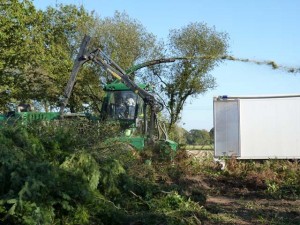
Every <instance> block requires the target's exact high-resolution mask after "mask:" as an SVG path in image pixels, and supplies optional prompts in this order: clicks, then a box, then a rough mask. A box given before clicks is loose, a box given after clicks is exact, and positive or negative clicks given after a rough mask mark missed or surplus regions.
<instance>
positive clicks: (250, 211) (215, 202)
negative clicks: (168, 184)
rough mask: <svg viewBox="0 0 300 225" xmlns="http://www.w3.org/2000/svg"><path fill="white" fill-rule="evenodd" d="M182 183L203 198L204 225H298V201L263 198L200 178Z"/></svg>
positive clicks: (187, 179)
mask: <svg viewBox="0 0 300 225" xmlns="http://www.w3.org/2000/svg"><path fill="white" fill-rule="evenodd" d="M185 182H186V183H189V185H191V188H193V189H199V190H201V191H202V192H204V193H205V194H206V203H205V205H204V207H205V209H206V210H207V212H208V218H209V220H207V221H204V224H207V225H210V224H241V225H248V224H266V225H267V224H275V225H288V224H299V225H300V200H287V199H272V198H267V197H266V195H262V194H261V193H260V192H256V191H255V190H251V191H249V190H248V189H246V188H242V187H240V188H237V187H233V186H235V185H233V186H231V183H230V182H228V183H226V182H225V183H224V182H223V181H219V180H218V179H211V178H210V179H208V178H207V177H205V176H204V175H201V176H193V177H186V178H185ZM236 182H237V183H238V182H239V181H236Z"/></svg>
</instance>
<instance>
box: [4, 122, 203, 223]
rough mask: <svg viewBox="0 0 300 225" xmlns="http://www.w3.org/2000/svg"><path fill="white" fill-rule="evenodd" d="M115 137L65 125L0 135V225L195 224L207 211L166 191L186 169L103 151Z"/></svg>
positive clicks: (178, 190) (97, 128)
mask: <svg viewBox="0 0 300 225" xmlns="http://www.w3.org/2000/svg"><path fill="white" fill-rule="evenodd" d="M79 128H81V129H79ZM115 130H117V129H114V126H113V125H112V124H110V125H109V126H107V125H105V124H97V123H94V124H91V123H89V122H88V121H67V120H66V121H60V122H53V123H49V124H44V123H37V124H32V125H30V126H27V127H24V126H21V125H20V126H2V127H0V221H1V223H3V224H124V223H125V224H127V223H128V224H129V223H135V222H138V221H141V222H142V224H157V223H167V224H186V223H188V224H198V222H199V221H200V219H201V218H203V213H205V210H204V209H203V208H202V207H201V205H200V204H199V203H197V202H194V201H192V200H191V199H189V197H191V196H190V195H189V196H187V195H186V194H184V193H185V192H184V190H183V188H184V187H181V186H178V185H171V183H172V182H173V181H175V180H178V179H180V177H182V176H184V173H185V171H186V170H185V169H184V168H185V167H186V166H185V165H186V164H184V163H181V160H179V158H174V160H173V162H171V161H170V159H168V160H167V161H165V160H163V159H162V158H161V157H159V156H158V154H159V153H158V152H152V153H151V154H150V153H149V152H148V153H144V154H139V153H138V152H136V151H134V150H132V149H130V150H128V149H127V150H125V149H124V148H122V146H120V145H117V144H116V145H114V146H113V145H111V143H109V144H107V141H106V140H107V139H108V138H109V137H114V136H115V135H116V131H115ZM104 134H105V135H104ZM149 151H150V150H149ZM149 157H150V159H151V164H149V163H145V160H146V159H149ZM176 157H177V156H176ZM198 194H199V193H198Z"/></svg>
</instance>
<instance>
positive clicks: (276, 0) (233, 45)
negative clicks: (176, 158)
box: [34, 0, 300, 130]
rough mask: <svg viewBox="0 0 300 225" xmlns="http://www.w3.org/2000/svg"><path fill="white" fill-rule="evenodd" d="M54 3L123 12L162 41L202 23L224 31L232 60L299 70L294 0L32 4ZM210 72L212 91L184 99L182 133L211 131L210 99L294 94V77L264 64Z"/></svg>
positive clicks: (297, 87)
mask: <svg viewBox="0 0 300 225" xmlns="http://www.w3.org/2000/svg"><path fill="white" fill-rule="evenodd" d="M56 3H62V4H75V5H78V6H79V5H83V6H84V7H85V8H86V9H87V10H89V11H91V10H94V11H95V12H96V13H97V14H98V15H99V16H101V17H111V16H113V14H114V12H115V11H116V10H118V11H120V12H123V11H125V12H126V13H127V14H128V15H129V16H130V17H131V18H133V19H136V20H138V21H139V22H141V23H142V24H143V26H144V27H145V28H146V29H147V31H148V32H151V33H153V34H154V35H156V36H157V38H159V39H166V37H167V36H168V33H169V30H170V29H175V28H181V27H183V26H186V25H187V24H189V23H191V22H204V23H206V24H207V25H208V26H210V27H212V26H214V27H215V28H216V30H217V31H222V32H227V33H228V35H229V37H230V40H229V44H230V47H229V53H230V54H231V55H233V56H236V57H241V58H250V59H255V60H274V61H275V62H276V63H278V64H280V65H284V66H290V67H296V68H299V67H300V44H299V40H300V26H299V21H300V13H299V12H300V1H298V0H288V1H282V0H252V1H240V0H228V1H225V0H215V1H211V0H185V1H174V0H151V1H142V0H127V1H125V0H110V1H108V0H85V1H84V0H34V4H35V6H36V7H38V8H41V9H44V8H45V7H46V6H47V5H50V6H55V4H56ZM211 74H212V75H213V76H214V77H215V78H216V79H217V85H218V86H217V88H216V89H214V90H212V91H209V92H207V93H206V94H204V95H200V96H199V97H198V98H197V99H190V100H189V101H188V102H187V104H186V106H185V109H184V111H183V115H182V121H181V122H180V124H181V125H182V126H183V127H184V128H186V129H187V130H190V129H207V130H209V129H211V128H212V127H213V96H218V95H234V96H239V95H276V94H297V93H300V74H299V73H298V74H290V73H287V72H284V71H280V70H276V71H275V70H272V69H271V68H270V67H267V66H258V65H254V64H246V63H240V62H229V61H228V62H224V63H222V64H220V65H219V66H218V67H217V68H215V69H214V70H213V71H212V72H211Z"/></svg>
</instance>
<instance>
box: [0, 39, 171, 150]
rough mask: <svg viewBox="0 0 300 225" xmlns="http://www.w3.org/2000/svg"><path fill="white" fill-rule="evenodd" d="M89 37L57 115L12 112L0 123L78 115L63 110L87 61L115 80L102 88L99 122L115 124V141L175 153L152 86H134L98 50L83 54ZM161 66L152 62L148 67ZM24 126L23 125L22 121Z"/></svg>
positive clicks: (88, 41)
mask: <svg viewBox="0 0 300 225" xmlns="http://www.w3.org/2000/svg"><path fill="white" fill-rule="evenodd" d="M90 39H91V38H90V37H89V36H85V37H84V39H83V41H82V43H81V46H80V50H79V53H78V55H77V58H76V59H75V62H74V65H73V69H72V72H71V75H70V79H69V81H68V83H67V86H66V88H65V91H64V95H63V97H62V98H61V107H60V111H59V112H55V113H43V112H29V111H30V110H24V111H26V112H21V111H19V112H15V113H13V116H12V115H5V116H4V115H1V116H0V120H6V119H7V117H10V118H18V119H20V118H21V120H20V121H25V122H26V123H28V122H30V121H36V120H55V119H63V118H65V117H75V118H76V116H78V115H79V114H73V115H72V114H70V113H65V108H66V106H67V104H68V100H69V98H70V96H71V93H72V90H73V87H74V84H75V81H76V77H77V74H78V72H79V70H80V68H81V66H82V65H83V64H84V63H86V62H90V61H91V62H93V63H95V64H97V65H100V66H101V68H103V69H104V70H105V71H106V72H108V73H109V74H110V75H112V76H113V77H114V78H115V81H114V82H113V83H110V84H107V85H106V86H105V87H104V91H105V98H104V100H103V103H102V108H101V113H100V118H98V119H99V120H106V121H117V122H119V124H120V127H121V134H122V135H121V136H119V137H116V140H117V141H121V142H124V143H125V142H126V143H128V144H129V145H131V146H133V147H134V148H135V149H138V150H142V149H144V147H145V145H149V144H150V145H158V146H159V147H160V148H168V149H170V150H171V151H176V149H177V143H176V142H174V141H171V140H169V139H168V135H167V132H166V129H165V126H164V125H163V124H161V123H160V122H159V120H158V116H157V114H158V113H159V112H161V111H162V110H163V104H162V103H161V102H160V101H159V100H158V99H157V97H156V96H155V94H154V93H153V91H152V90H151V87H150V86H149V85H145V84H139V85H138V84H136V83H135V82H133V81H132V80H131V79H130V77H129V75H128V74H127V73H126V72H125V71H124V70H123V69H122V68H121V67H120V66H119V65H117V64H116V63H115V62H114V61H113V60H111V59H110V58H109V57H108V56H106V55H105V54H104V52H103V51H102V50H101V49H96V50H94V51H91V52H90V53H86V48H87V46H88V44H89V43H90ZM157 63H161V62H160V61H155V62H151V65H153V64H157ZM144 66H145V65H144V64H141V65H138V66H135V67H133V68H131V70H129V71H131V72H132V71H135V70H137V69H139V68H141V67H144ZM0 122H1V121H0ZM23 123H24V122H23Z"/></svg>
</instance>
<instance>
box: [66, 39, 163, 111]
mask: <svg viewBox="0 0 300 225" xmlns="http://www.w3.org/2000/svg"><path fill="white" fill-rule="evenodd" d="M90 40H91V38H90V37H89V36H85V37H84V39H83V41H82V43H81V46H80V50H79V53H78V55H77V58H76V59H75V62H74V66H73V69H72V72H71V76H70V79H69V81H68V84H67V86H66V88H65V91H64V95H63V98H62V101H61V107H60V116H61V117H63V113H64V109H65V107H66V105H67V104H68V100H69V98H70V96H71V93H72V90H73V87H74V84H75V81H76V77H77V74H78V72H79V69H80V68H81V66H82V65H83V64H84V63H85V62H88V61H93V62H94V63H96V64H98V65H100V66H101V67H102V68H103V69H104V70H106V71H107V72H108V73H110V74H111V75H112V76H113V77H114V78H116V79H117V80H120V81H121V82H123V83H124V84H125V85H126V86H127V87H128V88H130V89H131V90H132V91H133V92H134V93H136V94H137V95H139V96H140V97H141V98H142V99H143V100H144V102H145V103H146V104H147V105H150V107H151V111H153V112H154V113H157V112H159V111H161V109H162V108H163V104H161V103H160V102H159V101H157V100H156V99H155V97H154V96H153V95H152V94H151V93H149V92H147V91H146V90H144V89H142V88H140V87H139V86H138V85H137V84H135V83H134V82H133V81H132V80H131V79H130V78H129V76H128V75H127V74H126V73H125V71H124V70H123V69H122V68H121V67H120V66H119V65H118V64H117V63H115V62H114V61H113V60H111V59H110V58H109V57H108V56H106V55H105V54H104V52H103V51H102V50H101V49H96V50H94V51H92V52H90V53H88V54H85V52H86V48H87V46H88V44H89V43H90Z"/></svg>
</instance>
